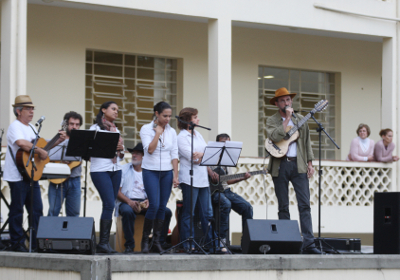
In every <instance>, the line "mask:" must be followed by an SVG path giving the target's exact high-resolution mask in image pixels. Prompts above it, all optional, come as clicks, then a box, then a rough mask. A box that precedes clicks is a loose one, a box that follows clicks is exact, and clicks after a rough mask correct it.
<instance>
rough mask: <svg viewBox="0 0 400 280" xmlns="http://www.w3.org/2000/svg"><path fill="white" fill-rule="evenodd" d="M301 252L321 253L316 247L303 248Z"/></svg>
mask: <svg viewBox="0 0 400 280" xmlns="http://www.w3.org/2000/svg"><path fill="white" fill-rule="evenodd" d="M301 253H302V254H313V255H323V253H322V252H321V251H320V250H319V249H317V248H316V247H311V248H307V249H304V250H303V251H302V252H301Z"/></svg>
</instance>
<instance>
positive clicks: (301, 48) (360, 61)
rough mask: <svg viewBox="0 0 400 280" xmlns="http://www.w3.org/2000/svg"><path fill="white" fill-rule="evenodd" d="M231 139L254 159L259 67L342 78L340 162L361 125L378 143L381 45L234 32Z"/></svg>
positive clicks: (249, 31)
mask: <svg viewBox="0 0 400 280" xmlns="http://www.w3.org/2000/svg"><path fill="white" fill-rule="evenodd" d="M232 33H233V47H232V59H233V62H232V92H233V110H232V111H233V121H232V123H233V137H234V139H235V140H236V141H243V142H245V143H246V145H244V149H243V152H242V155H246V156H255V155H257V145H258V142H257V141H258V140H257V137H256V135H257V134H258V115H257V114H258V81H257V76H258V66H259V65H266V66H275V67H287V68H298V69H304V70H317V71H329V72H340V73H341V82H342V84H341V89H340V90H341V94H342V95H341V103H340V104H337V105H339V107H338V109H339V111H340V109H341V113H342V116H341V135H342V136H341V139H337V140H338V143H339V145H341V158H342V159H345V157H346V155H347V153H348V152H349V149H350V142H351V139H353V138H354V137H356V133H355V129H356V128H357V126H358V124H359V123H360V122H364V123H367V124H368V125H369V126H370V127H371V131H372V134H371V138H372V139H374V140H378V139H379V135H378V132H379V130H380V123H381V108H380V100H381V73H382V65H381V64H382V44H381V43H373V42H365V41H356V40H347V39H337V38H328V37H318V36H309V35H299V34H294V33H283V32H273V31H267V30H261V29H249V28H241V27H234V28H233V31H232Z"/></svg>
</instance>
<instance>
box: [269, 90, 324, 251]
mask: <svg viewBox="0 0 400 280" xmlns="http://www.w3.org/2000/svg"><path fill="white" fill-rule="evenodd" d="M295 95H296V93H289V92H288V90H287V89H286V88H280V89H278V90H277V91H276V92H275V96H274V97H273V98H272V99H271V100H270V104H271V105H275V106H277V107H278V112H276V114H274V115H272V116H271V117H269V118H268V119H267V124H266V130H267V135H268V138H269V139H270V140H271V141H273V142H274V143H278V142H279V141H281V140H282V139H284V137H285V136H286V133H287V131H286V130H287V127H288V126H294V125H295V124H297V122H298V121H299V120H301V119H302V118H303V116H301V115H300V114H295V113H294V112H293V108H292V102H293V98H294V96H295ZM299 133H300V137H299V138H298V139H297V141H296V142H293V143H291V144H290V145H289V149H288V152H287V154H286V155H285V156H284V157H282V158H274V157H271V158H270V161H269V164H268V171H269V173H270V174H271V176H272V180H273V182H274V186H275V194H276V196H277V198H278V205H279V212H278V216H279V219H280V220H290V213H289V181H290V182H292V184H293V187H294V191H295V192H296V197H297V203H298V209H299V213H300V226H301V232H302V235H303V246H302V253H303V254H321V251H320V250H318V249H317V248H316V247H315V244H314V234H313V230H312V220H311V208H310V189H309V181H308V180H309V178H311V177H312V176H313V175H314V168H313V167H312V160H313V159H314V154H313V152H312V149H311V140H310V132H309V128H308V125H307V124H304V125H303V126H301V127H300V129H299Z"/></svg>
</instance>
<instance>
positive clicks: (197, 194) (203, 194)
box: [180, 183, 213, 248]
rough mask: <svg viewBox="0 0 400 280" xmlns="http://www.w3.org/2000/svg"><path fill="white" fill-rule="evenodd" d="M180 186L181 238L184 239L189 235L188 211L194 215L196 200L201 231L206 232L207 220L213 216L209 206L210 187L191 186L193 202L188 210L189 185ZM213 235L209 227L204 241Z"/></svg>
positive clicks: (187, 246) (186, 245)
mask: <svg viewBox="0 0 400 280" xmlns="http://www.w3.org/2000/svg"><path fill="white" fill-rule="evenodd" d="M180 186H181V188H182V196H183V210H182V226H181V232H180V236H181V240H185V239H186V238H188V237H189V235H190V211H192V214H193V215H194V209H195V206H196V202H197V200H198V201H199V206H200V207H199V210H200V220H201V229H202V230H203V233H204V234H205V233H206V230H207V225H208V221H209V220H210V219H212V218H213V209H212V206H211V195H210V188H195V187H193V193H192V198H193V204H192V210H190V203H191V202H190V200H191V198H190V186H189V185H187V184H183V183H182V184H181V185H180ZM191 235H192V236H193V237H194V227H193V226H192V234H191ZM212 237H213V229H212V228H210V229H209V231H208V235H207V236H206V241H209V240H211V238H212ZM184 247H185V248H189V244H187V243H185V244H184Z"/></svg>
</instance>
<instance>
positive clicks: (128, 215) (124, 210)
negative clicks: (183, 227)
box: [119, 202, 172, 249]
mask: <svg viewBox="0 0 400 280" xmlns="http://www.w3.org/2000/svg"><path fill="white" fill-rule="evenodd" d="M119 213H120V214H121V216H122V230H123V231H124V237H125V248H127V247H130V248H132V249H133V248H135V240H134V239H133V235H134V229H135V220H136V215H143V214H144V213H140V214H136V213H135V212H134V211H133V209H132V207H130V206H129V205H128V204H126V203H124V202H122V203H121V204H120V205H119ZM171 216H172V212H171V210H170V209H169V208H166V210H165V220H164V225H163V230H162V232H161V236H160V243H161V244H162V243H164V241H165V238H166V236H167V234H168V229H169V223H170V221H171Z"/></svg>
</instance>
